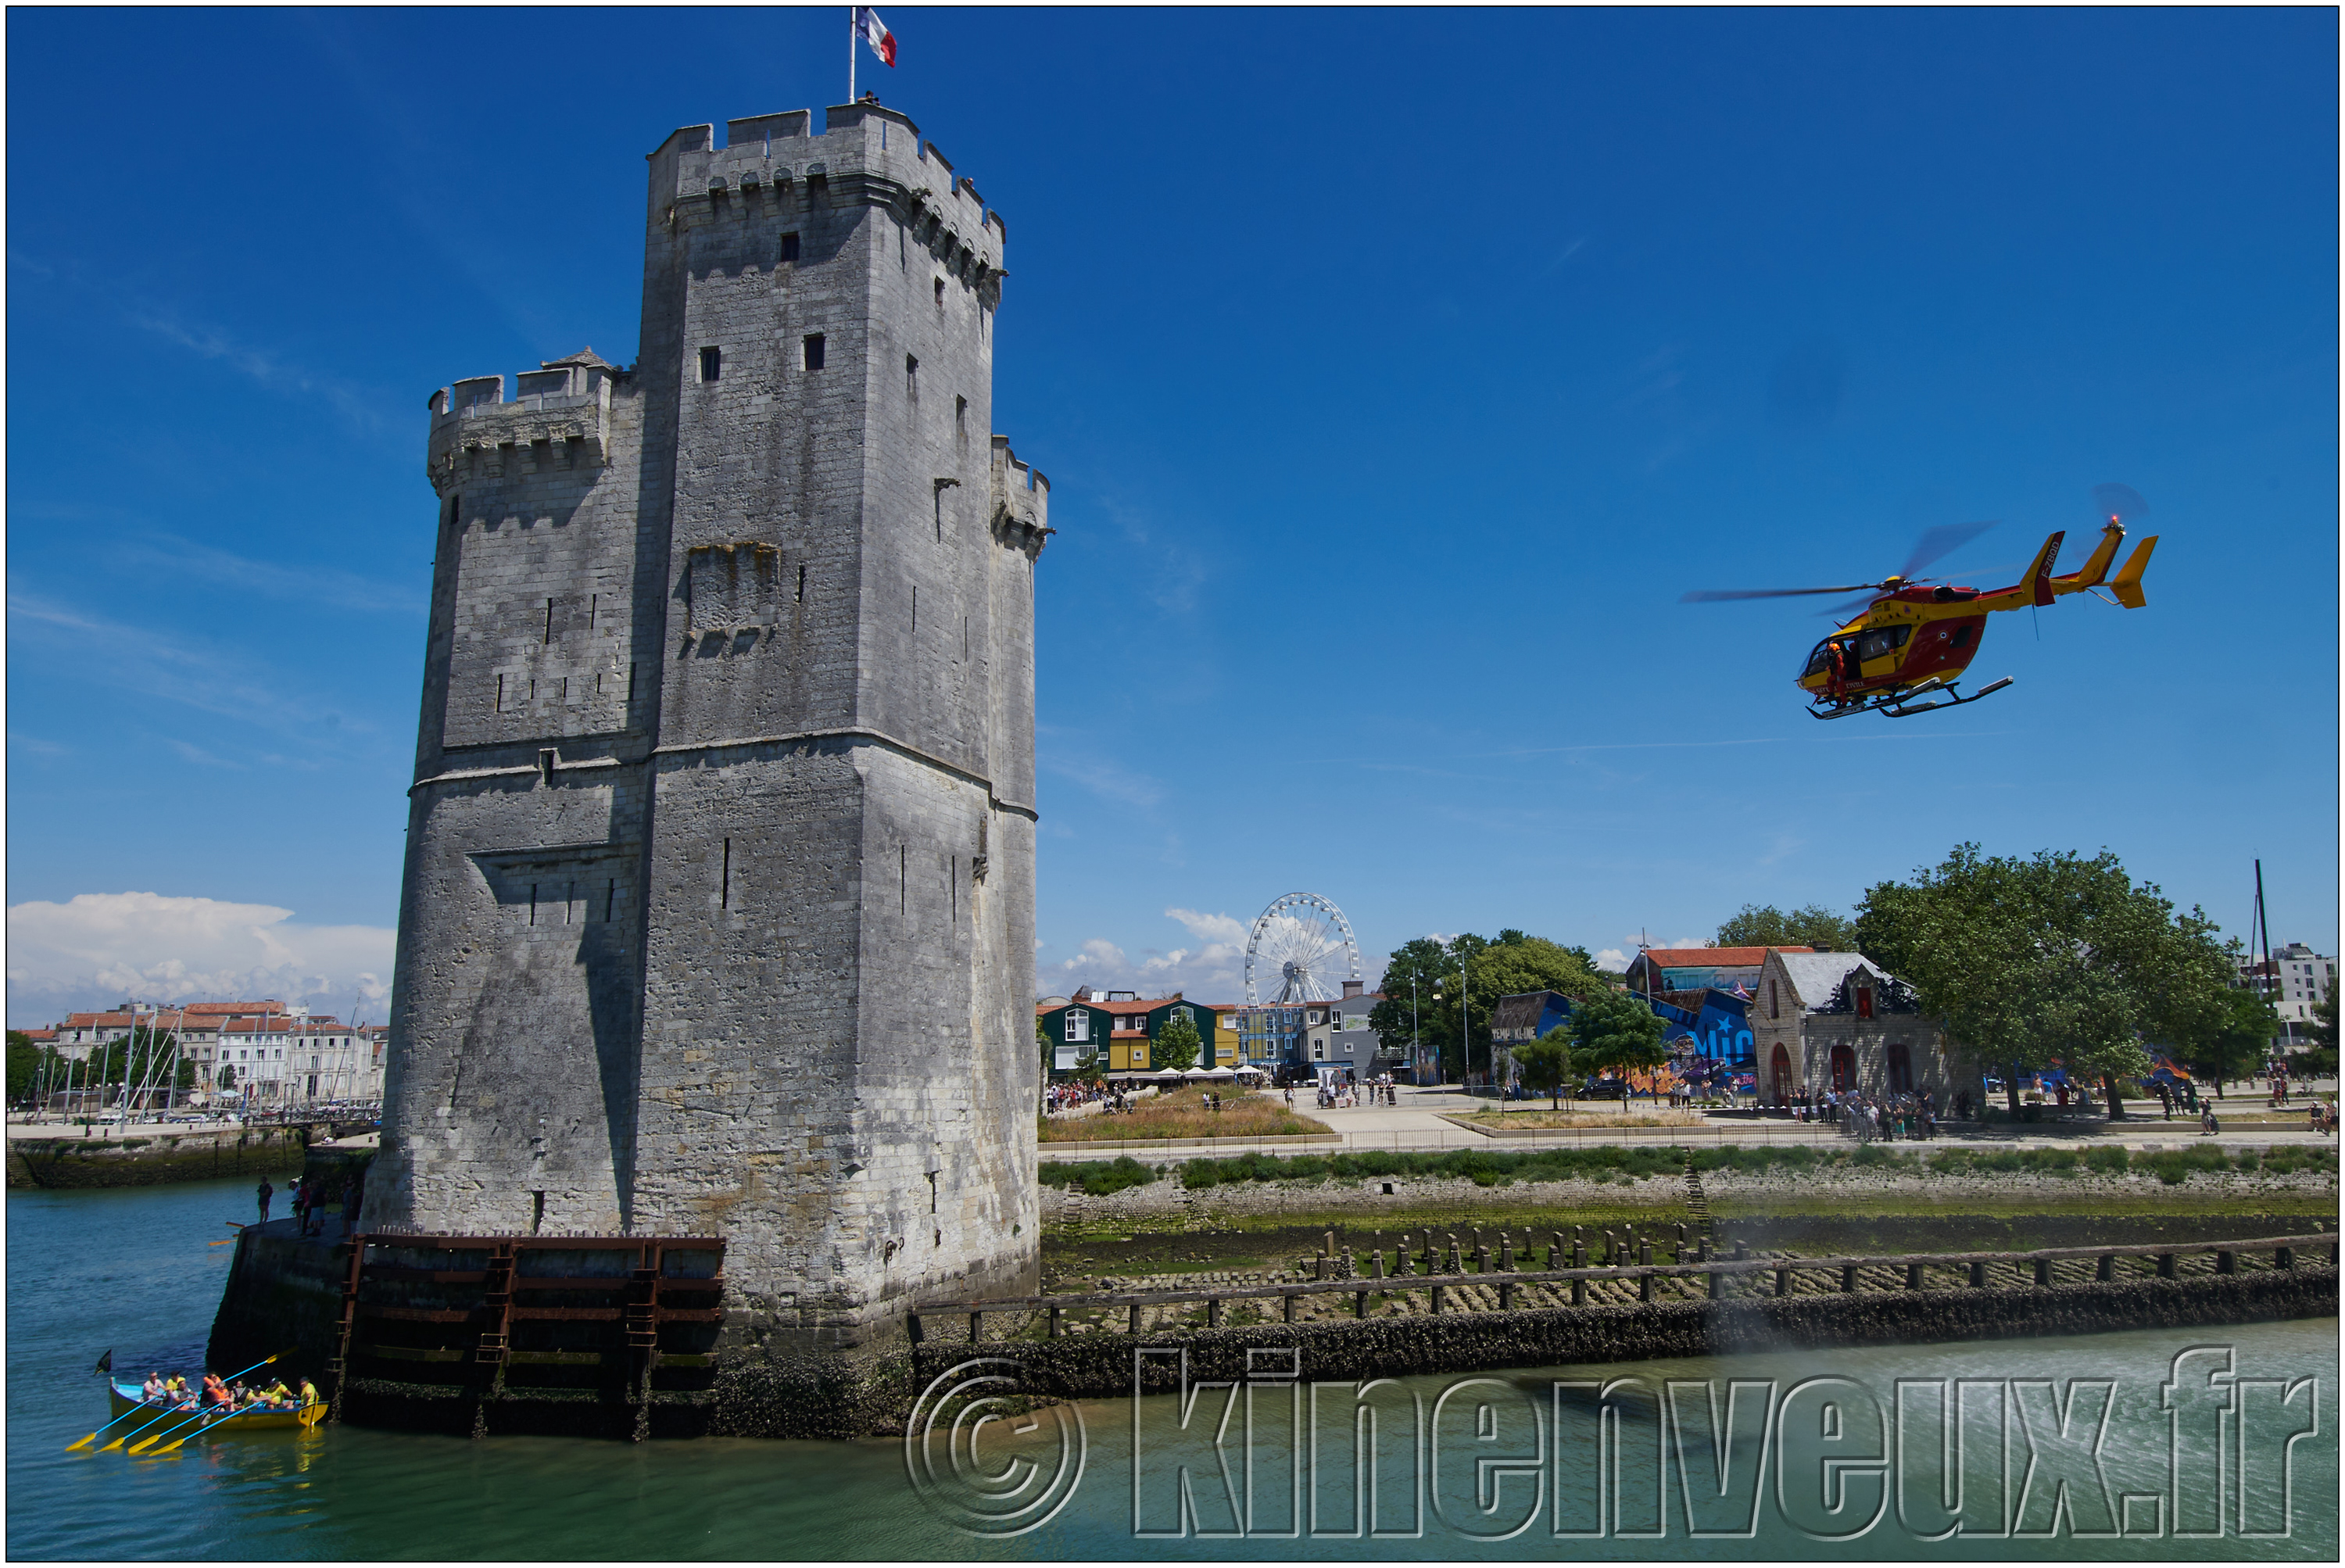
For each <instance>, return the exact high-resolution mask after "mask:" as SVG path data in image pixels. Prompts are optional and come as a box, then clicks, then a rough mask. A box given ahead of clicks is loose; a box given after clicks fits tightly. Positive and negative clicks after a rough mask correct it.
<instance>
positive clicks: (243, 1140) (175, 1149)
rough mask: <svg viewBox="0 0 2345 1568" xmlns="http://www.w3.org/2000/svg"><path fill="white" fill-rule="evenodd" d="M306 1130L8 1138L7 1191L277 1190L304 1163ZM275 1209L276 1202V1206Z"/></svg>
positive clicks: (243, 1129)
mask: <svg viewBox="0 0 2345 1568" xmlns="http://www.w3.org/2000/svg"><path fill="white" fill-rule="evenodd" d="M309 1142H310V1128H309V1127H306V1126H299V1125H296V1126H286V1127H275V1126H272V1127H230V1128H227V1129H225V1130H222V1131H218V1132H208V1133H162V1134H157V1135H152V1136H143V1137H127V1138H100V1137H80V1136H72V1137H57V1138H27V1137H12V1138H10V1139H9V1140H8V1185H9V1186H44V1187H92V1186H154V1185H157V1184H159V1183H163V1182H181V1181H212V1180H217V1179H220V1178H223V1177H227V1176H250V1177H251V1178H252V1179H253V1180H254V1181H256V1182H258V1181H259V1179H260V1178H261V1177H262V1176H267V1177H269V1180H270V1181H272V1182H274V1183H275V1184H277V1185H278V1186H279V1187H282V1186H284V1185H285V1183H286V1182H287V1180H288V1179H289V1177H291V1176H296V1175H298V1174H299V1172H300V1171H301V1169H302V1167H303V1166H304V1165H305V1164H306V1163H307V1160H308V1155H309ZM280 1201H281V1200H280Z"/></svg>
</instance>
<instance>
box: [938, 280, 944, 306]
mask: <svg viewBox="0 0 2345 1568" xmlns="http://www.w3.org/2000/svg"><path fill="white" fill-rule="evenodd" d="M944 308H945V280H943V279H942V278H939V279H938V280H937V309H938V310H939V311H941V310H943V309H944Z"/></svg>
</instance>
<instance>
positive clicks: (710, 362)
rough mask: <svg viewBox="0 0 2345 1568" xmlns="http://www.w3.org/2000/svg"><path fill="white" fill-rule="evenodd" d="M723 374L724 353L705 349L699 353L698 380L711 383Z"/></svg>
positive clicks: (715, 349) (718, 350) (721, 350)
mask: <svg viewBox="0 0 2345 1568" xmlns="http://www.w3.org/2000/svg"><path fill="white" fill-rule="evenodd" d="M724 373H725V351H724V350H723V349H717V348H707V349H703V350H701V351H700V379H701V380H702V381H705V382H713V381H715V380H716V378H717V377H718V376H720V375H722V374H724Z"/></svg>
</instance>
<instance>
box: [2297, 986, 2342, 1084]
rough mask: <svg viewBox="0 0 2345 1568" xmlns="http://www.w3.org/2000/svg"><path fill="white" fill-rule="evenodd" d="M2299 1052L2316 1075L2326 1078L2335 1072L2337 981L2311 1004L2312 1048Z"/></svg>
mask: <svg viewBox="0 0 2345 1568" xmlns="http://www.w3.org/2000/svg"><path fill="white" fill-rule="evenodd" d="M2299 1055H2300V1056H2302V1057H2303V1058H2304V1064H2305V1066H2306V1067H2307V1068H2308V1069H2309V1070H2310V1071H2311V1072H2312V1073H2313V1074H2315V1075H2316V1076H2319V1077H2323V1078H2326V1077H2330V1076H2333V1075H2334V1074H2336V1071H2337V983H2336V982H2335V981H2333V980H2332V981H2330V983H2329V988H2328V989H2327V990H2326V991H2325V992H2323V993H2321V997H2320V1001H2318V1002H2316V1003H2313V1004H2312V1049H2311V1050H2309V1051H2304V1052H2299Z"/></svg>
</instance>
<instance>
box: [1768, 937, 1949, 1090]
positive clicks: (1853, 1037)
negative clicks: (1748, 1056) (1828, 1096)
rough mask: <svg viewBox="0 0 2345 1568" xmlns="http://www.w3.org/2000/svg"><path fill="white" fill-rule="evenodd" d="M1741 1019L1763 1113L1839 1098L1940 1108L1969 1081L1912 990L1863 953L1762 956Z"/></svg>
mask: <svg viewBox="0 0 2345 1568" xmlns="http://www.w3.org/2000/svg"><path fill="white" fill-rule="evenodd" d="M1749 1018H1750V1023H1751V1035H1752V1037H1753V1038H1752V1045H1753V1051H1754V1054H1755V1057H1756V1065H1757V1068H1758V1077H1759V1094H1760V1096H1761V1098H1762V1099H1763V1100H1765V1101H1766V1103H1768V1104H1769V1105H1782V1104H1784V1103H1785V1102H1787V1101H1790V1100H1792V1099H1795V1098H1797V1097H1799V1096H1801V1095H1807V1096H1809V1097H1810V1098H1811V1099H1821V1098H1822V1096H1823V1095H1824V1094H1825V1093H1826V1092H1828V1091H1832V1090H1838V1091H1840V1092H1841V1093H1843V1094H1847V1093H1850V1092H1852V1091H1854V1092H1858V1093H1863V1094H1867V1095H1905V1094H1921V1093H1924V1092H1927V1093H1930V1094H1932V1095H1935V1096H1936V1099H1937V1102H1938V1104H1939V1105H1942V1106H1943V1105H1945V1104H1946V1103H1947V1102H1948V1100H1949V1099H1950V1097H1951V1096H1952V1095H1953V1094H1954V1091H1955V1090H1957V1089H1958V1088H1960V1087H1962V1086H1964V1084H1967V1083H1969V1082H1970V1076H1971V1075H1970V1074H1969V1073H1968V1070H1967V1068H1966V1067H1965V1066H1964V1065H1962V1064H1957V1063H1955V1062H1954V1060H1953V1059H1952V1058H1951V1057H1950V1055H1949V1054H1948V1049H1947V1044H1946V1037H1945V1033H1944V1031H1943V1030H1942V1029H1940V1028H1939V1027H1938V1025H1937V1024H1936V1023H1933V1022H1931V1021H1930V1020H1928V1019H1926V1018H1924V1016H1923V1015H1922V1013H1921V1009H1920V1005H1919V1003H1918V1002H1917V1001H1916V999H1915V997H1914V989H1913V987H1911V986H1909V985H1907V984H1905V983H1904V982H1903V981H1901V980H1899V979H1897V978H1896V977H1895V976H1893V975H1892V974H1891V973H1889V972H1888V971H1886V970H1884V969H1883V968H1882V967H1881V966H1880V965H1878V964H1876V963H1874V962H1873V961H1872V960H1870V959H1868V958H1866V957H1865V956H1864V955H1863V954H1862V953H1855V952H1812V951H1810V950H1804V949H1789V948H1773V949H1769V950H1767V957H1766V962H1764V964H1762V965H1761V973H1760V976H1759V983H1758V985H1757V986H1756V987H1755V988H1754V989H1753V992H1752V995H1751V1002H1750V1006H1749Z"/></svg>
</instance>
